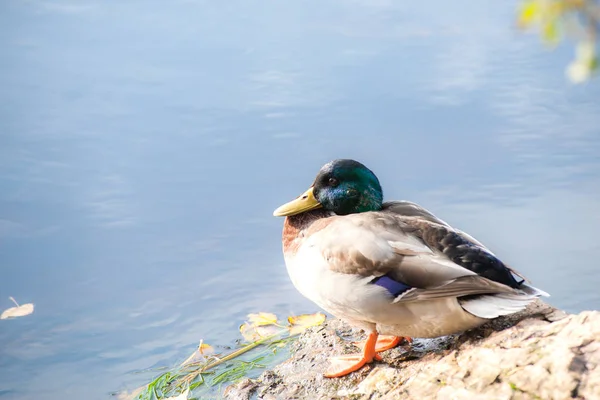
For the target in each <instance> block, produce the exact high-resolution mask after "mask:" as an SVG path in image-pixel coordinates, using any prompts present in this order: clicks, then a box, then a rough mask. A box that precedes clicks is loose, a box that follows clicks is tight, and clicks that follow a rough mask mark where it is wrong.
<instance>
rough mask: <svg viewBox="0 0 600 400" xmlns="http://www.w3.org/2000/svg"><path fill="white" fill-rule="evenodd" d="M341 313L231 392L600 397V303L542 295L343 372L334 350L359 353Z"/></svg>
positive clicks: (470, 398) (497, 399) (520, 399)
mask: <svg viewBox="0 0 600 400" xmlns="http://www.w3.org/2000/svg"><path fill="white" fill-rule="evenodd" d="M349 339H356V334H355V332H354V331H353V330H352V329H351V328H350V327H348V326H347V325H346V324H344V323H343V322H341V321H340V320H337V319H332V320H329V321H327V322H326V323H325V324H324V325H322V326H319V327H314V328H311V329H309V330H307V331H306V332H305V333H304V334H302V335H301V336H300V338H299V339H298V341H297V342H295V343H294V348H293V349H292V352H293V356H292V357H291V358H290V359H289V360H287V361H285V362H284V363H282V364H280V365H278V366H276V367H275V368H274V369H273V370H271V371H266V372H264V373H263V374H262V375H261V376H260V377H259V378H258V379H256V380H244V381H243V382H240V383H238V384H236V385H232V386H231V387H230V388H229V389H228V392H227V393H226V395H225V398H227V399H241V400H243V399H250V398H259V399H286V400H287V399H311V400H317V399H352V400H358V399H364V400H366V399H369V400H376V399H439V400H445V399H456V400H462V399H465V400H474V399H476V400H479V399H482V400H485V399H494V400H503V399H514V400H526V399H543V400H551V399H560V400H563V399H586V400H591V399H600V312H598V311H584V312H582V313H580V314H577V315H567V314H565V313H563V312H561V311H560V310H557V309H554V308H552V307H550V306H548V305H546V304H544V303H542V302H536V303H533V304H532V305H530V306H529V307H528V308H527V309H526V310H525V311H523V312H521V313H518V314H513V315H510V316H507V317H502V318H498V319H496V320H493V321H491V322H489V323H487V324H485V325H483V326H482V327H480V328H477V329H474V330H471V331H468V332H465V333H463V334H460V335H452V336H446V337H442V338H436V339H415V341H414V342H413V345H412V346H410V345H408V344H406V345H403V346H400V347H397V348H395V349H392V350H389V351H386V352H383V353H382V356H383V362H375V363H373V364H371V365H369V366H366V367H364V368H362V369H361V370H359V371H357V372H354V373H352V374H350V375H348V376H346V377H343V378H335V379H327V378H324V377H323V375H322V373H323V371H325V369H326V367H327V365H328V361H327V358H328V357H330V356H333V355H340V354H347V353H356V352H357V351H358V349H357V348H356V347H355V346H354V345H352V344H351V342H350V340H349Z"/></svg>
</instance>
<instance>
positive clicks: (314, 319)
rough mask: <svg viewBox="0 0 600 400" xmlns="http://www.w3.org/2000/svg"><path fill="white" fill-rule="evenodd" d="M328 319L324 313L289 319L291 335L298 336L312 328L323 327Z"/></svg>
mask: <svg viewBox="0 0 600 400" xmlns="http://www.w3.org/2000/svg"><path fill="white" fill-rule="evenodd" d="M326 318H327V317H326V316H325V314H323V313H320V312H319V313H316V314H302V315H296V316H290V317H288V322H289V323H290V324H291V327H290V335H297V334H299V333H301V332H302V331H304V330H305V329H307V328H309V327H311V326H317V325H321V324H322V323H323V322H325V319H326Z"/></svg>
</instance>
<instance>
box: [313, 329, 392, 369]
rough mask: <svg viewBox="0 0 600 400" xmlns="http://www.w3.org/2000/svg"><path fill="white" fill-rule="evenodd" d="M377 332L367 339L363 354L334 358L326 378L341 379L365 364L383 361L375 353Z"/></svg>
mask: <svg viewBox="0 0 600 400" xmlns="http://www.w3.org/2000/svg"><path fill="white" fill-rule="evenodd" d="M377 336H378V334H377V332H372V333H370V334H369V336H368V337H367V340H366V341H365V344H364V346H363V351H362V354H349V355H346V356H339V357H332V358H331V359H330V360H331V366H330V367H329V368H328V369H327V372H325V374H323V375H324V376H325V377H326V378H339V377H341V376H346V375H348V374H349V373H351V372H354V371H358V370H359V369H360V368H362V367H363V366H364V365H365V364H368V363H371V362H373V360H377V361H381V356H380V355H379V354H377V353H376V352H375V345H376V344H377Z"/></svg>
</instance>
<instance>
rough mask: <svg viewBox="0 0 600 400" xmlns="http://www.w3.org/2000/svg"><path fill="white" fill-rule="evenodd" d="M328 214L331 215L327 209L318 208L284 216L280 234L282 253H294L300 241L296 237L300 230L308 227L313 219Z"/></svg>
mask: <svg viewBox="0 0 600 400" xmlns="http://www.w3.org/2000/svg"><path fill="white" fill-rule="evenodd" d="M329 216H331V213H330V212H329V211H326V210H323V209H318V210H313V211H308V212H304V213H302V214H297V215H292V216H289V217H286V218H285V222H284V223H283V234H282V242H283V252H284V254H295V253H296V251H297V250H298V246H299V245H300V243H301V242H300V241H299V240H296V239H298V238H299V236H301V234H302V232H303V231H304V230H306V229H308V228H309V227H310V226H311V225H312V224H313V223H314V222H315V221H318V220H320V219H323V218H327V217H329Z"/></svg>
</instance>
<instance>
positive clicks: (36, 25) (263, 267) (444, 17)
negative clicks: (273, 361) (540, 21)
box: [0, 0, 600, 400]
mask: <svg viewBox="0 0 600 400" xmlns="http://www.w3.org/2000/svg"><path fill="white" fill-rule="evenodd" d="M404 3H406V2H404ZM513 13H514V4H512V2H508V3H507V2H504V4H503V3H502V2H494V1H481V0H478V1H475V0H472V1H466V0H457V1H452V2H445V1H441V0H436V1H426V2H417V3H410V4H403V3H401V2H392V1H386V0H375V1H373V0H369V1H367V0H355V1H342V0H338V1H329V2H321V1H317V0H307V1H302V2H282V1H274V0H271V1H262V2H245V1H237V0H236V1H228V2H216V1H194V0H188V1H183V0H181V1H171V2H162V1H149V0H145V1H131V0H130V1H120V2H105V1H99V0H98V1H83V0H77V1H74V0H63V1H41V0H28V1H25V0H20V1H5V2H2V4H0V51H1V53H2V57H1V58H0V88H1V90H0V101H1V103H0V104H1V106H0V274H1V275H0V276H1V278H0V310H2V309H5V308H8V307H10V306H11V305H12V304H11V303H10V302H9V300H8V296H14V297H15V298H16V299H17V300H18V301H20V302H22V303H28V302H33V303H35V305H36V309H35V312H34V314H33V315H30V316H28V317H23V318H19V319H14V320H7V321H0V398H2V399H3V400H4V399H6V400H9V399H19V400H20V399H36V400H47V399H48V400H49V399H52V400H54V399H90V400H94V399H106V398H109V394H110V393H112V392H115V391H119V390H122V389H130V390H131V389H134V388H135V387H137V386H139V385H141V384H144V383H145V382H147V380H148V379H150V378H151V377H152V376H154V375H155V374H156V371H147V369H148V368H152V367H157V366H165V365H166V366H170V365H174V364H176V363H177V362H180V361H181V360H182V359H184V358H185V357H187V355H188V354H189V353H190V352H191V351H192V350H193V349H194V346H196V345H197V343H198V341H199V340H200V339H204V341H205V342H207V343H211V344H215V345H231V344H233V343H234V341H235V340H236V339H237V338H239V334H238V332H237V328H238V326H239V324H240V323H241V322H242V321H243V320H244V318H245V315H246V314H247V313H249V312H257V311H271V312H275V313H277V314H279V315H281V316H286V315H289V314H295V313H302V312H315V311H317V308H316V306H315V305H313V304H312V303H310V302H309V301H307V300H305V299H303V298H302V297H301V296H300V295H299V294H298V293H297V292H296V291H295V289H294V288H293V286H292V285H291V283H290V282H289V279H288V277H287V274H286V272H285V268H284V264H283V259H282V256H281V245H280V241H279V238H280V230H281V225H282V220H281V219H278V218H274V217H272V216H271V213H272V211H273V209H275V208H276V207H277V206H279V205H280V204H282V203H284V202H286V201H288V200H290V199H292V198H294V197H296V196H297V195H299V194H300V193H301V192H303V191H304V190H305V189H306V188H307V187H308V185H310V183H311V182H312V179H313V177H314V175H315V174H316V172H317V171H318V169H319V168H320V166H321V165H322V164H324V163H325V162H327V161H329V160H331V159H334V158H340V157H343V158H355V159H357V160H360V161H362V162H363V163H365V164H366V165H367V166H369V167H370V168H371V169H372V170H374V171H375V172H376V173H377V175H378V176H379V178H380V180H381V182H382V184H383V186H384V191H385V195H386V198H387V199H409V200H412V201H416V202H418V203H420V204H422V205H424V206H425V207H427V208H429V209H430V210H432V211H433V212H434V213H436V214H437V215H438V216H440V217H441V218H443V219H444V220H446V221H448V222H449V223H451V224H453V225H455V226H457V227H459V228H461V229H463V230H465V231H467V232H469V233H471V234H472V235H474V236H475V237H477V238H478V239H479V240H481V241H483V242H484V243H486V244H487V245H488V246H489V247H490V248H492V250H493V251H494V252H495V253H497V254H498V255H500V256H501V257H502V258H503V259H504V260H505V261H506V262H507V263H508V264H510V265H512V266H513V267H515V268H517V269H518V270H520V271H521V272H523V273H524V274H525V275H526V276H527V277H529V278H530V279H531V280H532V281H533V283H534V284H535V285H536V286H539V287H540V288H543V289H544V290H546V291H548V292H550V293H551V294H552V297H551V298H550V302H551V303H552V304H554V305H556V306H558V307H561V308H563V309H565V310H567V311H570V312H577V311H580V310H584V309H590V308H596V309H597V308H599V307H600V292H599V291H598V289H597V288H598V285H599V284H600V270H599V269H598V264H597V257H596V255H597V254H598V252H599V250H600V244H598V240H597V237H598V236H599V235H600V212H599V211H600V195H599V193H600V179H599V178H600V157H599V154H600V128H599V126H600V113H598V110H599V109H600V81H593V82H591V83H590V84H588V85H583V86H573V85H571V84H569V83H568V82H567V81H566V79H565V78H564V73H563V69H564V67H565V66H566V64H567V63H568V62H569V60H570V58H571V57H572V48H571V47H570V46H567V45H565V46H561V47H559V48H558V49H557V50H555V51H552V52H551V51H549V50H547V49H546V48H544V46H543V45H541V44H540V42H539V40H538V38H537V37H535V36H533V35H522V34H519V33H517V32H515V31H514V29H513V28H512V24H513V19H514V15H513Z"/></svg>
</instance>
